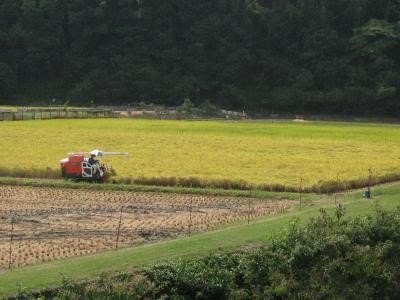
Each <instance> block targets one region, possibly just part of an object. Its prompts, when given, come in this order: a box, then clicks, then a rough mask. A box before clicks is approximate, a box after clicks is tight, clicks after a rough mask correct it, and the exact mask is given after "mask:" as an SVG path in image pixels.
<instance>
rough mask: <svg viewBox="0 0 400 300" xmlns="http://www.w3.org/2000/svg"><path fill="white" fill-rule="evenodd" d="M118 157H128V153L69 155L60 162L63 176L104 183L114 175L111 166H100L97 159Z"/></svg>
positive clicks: (82, 153) (99, 152)
mask: <svg viewBox="0 0 400 300" xmlns="http://www.w3.org/2000/svg"><path fill="white" fill-rule="evenodd" d="M117 155H122V156H126V155H128V153H125V152H104V151H101V150H93V151H91V152H75V153H68V157H67V158H64V159H63V160H61V161H60V164H61V176H62V177H64V178H70V179H76V180H80V179H81V180H88V181H96V182H103V181H105V180H106V179H107V178H108V177H110V176H111V175H112V174H113V170H112V168H111V167H110V166H107V165H105V164H100V162H99V161H98V160H97V159H96V158H98V157H102V156H117ZM85 156H87V157H85Z"/></svg>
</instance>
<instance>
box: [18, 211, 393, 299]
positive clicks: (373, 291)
mask: <svg viewBox="0 0 400 300" xmlns="http://www.w3.org/2000/svg"><path fill="white" fill-rule="evenodd" d="M344 214H345V210H344V208H343V207H341V206H339V207H338V208H337V210H336V212H335V215H334V216H330V215H328V214H327V213H326V212H325V211H323V210H322V211H321V214H320V216H319V217H317V218H315V219H312V220H311V221H310V222H309V223H308V224H307V225H306V226H305V227H301V226H300V225H299V223H298V222H297V221H296V220H294V221H293V222H292V223H291V224H290V226H289V228H288V230H287V231H286V232H285V233H284V234H283V235H282V236H280V237H277V238H275V239H273V240H271V242H270V245H269V246H268V247H265V248H257V249H255V250H251V251H246V252H236V253H230V254H222V255H216V254H213V255H210V256H208V257H205V258H202V259H181V260H178V261H174V262H170V263H163V264H160V265H156V266H153V267H151V268H149V269H146V270H144V271H142V272H140V274H139V273H135V274H125V275H120V276H115V277H103V278H101V280H98V281H95V282H86V283H80V284H78V283H71V282H65V283H64V285H63V286H62V287H60V288H58V289H57V290H50V291H43V292H41V293H40V294H38V295H35V296H36V297H40V296H41V297H43V298H48V299H50V298H56V299H153V298H154V299H158V298H165V299H333V298H335V299H399V298H400V208H399V209H397V210H396V211H394V212H388V211H384V210H381V209H379V208H377V209H376V211H375V213H374V214H373V215H370V216H367V217H363V218H355V219H349V218H345V217H344ZM30 297H33V295H24V294H22V293H21V294H20V295H19V296H18V298H19V299H27V298H30Z"/></svg>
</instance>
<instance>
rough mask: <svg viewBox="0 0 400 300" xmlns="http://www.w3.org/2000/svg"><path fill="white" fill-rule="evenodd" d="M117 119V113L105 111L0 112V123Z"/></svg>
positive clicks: (48, 110)
mask: <svg viewBox="0 0 400 300" xmlns="http://www.w3.org/2000/svg"><path fill="white" fill-rule="evenodd" d="M119 117H121V115H120V114H119V113H117V112H114V111H112V110H106V109H93V110H92V109H91V110H84V109H44V110H26V111H24V110H20V111H0V121H25V120H51V119H98V118H119Z"/></svg>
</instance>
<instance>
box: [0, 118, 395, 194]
mask: <svg viewBox="0 0 400 300" xmlns="http://www.w3.org/2000/svg"><path fill="white" fill-rule="evenodd" d="M92 149H101V150H104V151H126V152H129V157H112V158H106V159H104V162H106V163H109V164H111V165H112V166H113V167H114V169H116V171H117V179H118V178H127V177H130V178H142V177H146V178H149V177H157V178H166V177H176V178H189V177H195V178H199V179H201V180H204V181H215V180H216V181H218V180H225V179H226V180H232V181H240V180H243V181H246V182H248V183H251V184H283V185H286V186H293V187H297V186H298V185H299V182H300V178H303V184H304V186H312V185H316V184H318V183H320V182H322V181H332V180H337V178H339V180H343V181H344V180H351V179H360V178H366V177H367V176H368V168H372V171H373V175H374V176H383V175H387V174H393V173H399V170H400V151H399V150H400V126H398V125H378V124H352V123H322V122H289V121H288V122H278V121H276V122H272V121H259V122H256V121H254V122H252V121H239V122H236V121H161V120H131V119H98V120H48V121H25V122H0V169H1V170H3V171H4V170H9V171H10V170H11V171H12V170H13V169H24V170H27V171H29V170H31V169H46V168H50V169H52V170H58V168H59V164H58V163H59V160H60V159H62V158H64V157H65V156H66V153H67V152H71V151H90V150H92Z"/></svg>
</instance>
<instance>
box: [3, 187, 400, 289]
mask: <svg viewBox="0 0 400 300" xmlns="http://www.w3.org/2000/svg"><path fill="white" fill-rule="evenodd" d="M359 194H360V193H359V192H357V194H353V195H349V197H347V198H345V200H343V202H342V203H343V204H344V205H345V208H346V212H347V213H346V215H347V216H355V215H365V214H367V213H369V212H371V211H372V210H373V207H374V205H376V204H379V205H380V206H381V207H383V208H385V209H388V210H390V209H395V208H396V207H397V206H398V205H400V197H399V194H400V186H399V185H395V186H389V187H382V188H377V189H375V190H374V194H375V195H376V196H375V197H374V200H365V199H361V198H360V195H359ZM321 208H325V209H326V210H327V211H330V212H332V211H333V210H334V205H333V203H332V201H330V200H329V202H328V201H327V200H326V201H325V204H319V205H311V206H307V207H305V208H303V209H302V210H298V209H296V210H295V211H292V212H290V213H288V214H285V215H280V216H275V217H269V218H262V219H258V220H255V221H253V222H252V223H251V224H250V225H247V224H245V222H242V223H241V224H237V225H235V226H230V227H226V228H223V229H220V230H216V231H212V232H207V233H203V234H197V235H194V236H192V237H186V238H181V239H177V240H170V241H164V242H159V243H155V244H147V245H142V246H137V247H133V248H125V249H121V250H115V251H107V252H103V253H100V254H97V255H91V256H85V257H78V258H70V259H65V260H59V261H55V262H50V263H45V264H40V265H35V266H31V267H24V268H19V269H14V270H7V271H2V272H0V295H2V296H4V295H7V294H8V295H9V294H12V293H15V292H17V291H18V286H20V287H23V288H26V289H40V288H45V287H49V286H53V285H57V284H60V282H61V280H62V276H66V277H67V278H71V279H75V280H78V279H84V278H90V277H95V276H98V275H100V274H101V273H103V272H106V271H124V270H128V269H130V268H132V267H142V266H147V265H150V264H154V263H156V262H160V261H165V260H168V259H173V258H177V257H182V256H202V255H207V254H208V253H210V252H213V251H226V250H232V249H235V248H238V247H241V246H245V245H248V244H251V243H257V242H266V241H268V239H269V238H270V237H272V236H274V235H276V234H279V233H281V232H282V230H285V228H287V226H288V224H289V222H290V220H292V219H293V217H297V218H299V220H300V221H301V222H302V223H305V222H307V221H308V220H309V219H310V217H313V216H316V215H318V214H319V210H320V209H321Z"/></svg>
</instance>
